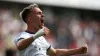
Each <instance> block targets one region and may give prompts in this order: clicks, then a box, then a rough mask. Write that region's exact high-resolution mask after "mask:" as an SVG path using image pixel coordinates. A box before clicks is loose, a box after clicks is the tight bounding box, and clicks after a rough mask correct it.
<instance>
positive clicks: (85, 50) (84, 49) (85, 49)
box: [79, 45, 88, 54]
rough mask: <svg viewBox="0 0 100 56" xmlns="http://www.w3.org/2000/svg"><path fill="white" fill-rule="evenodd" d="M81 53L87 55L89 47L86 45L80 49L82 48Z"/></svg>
mask: <svg viewBox="0 0 100 56" xmlns="http://www.w3.org/2000/svg"><path fill="white" fill-rule="evenodd" d="M79 51H80V54H84V53H87V51H88V46H87V45H84V46H82V47H80V48H79Z"/></svg>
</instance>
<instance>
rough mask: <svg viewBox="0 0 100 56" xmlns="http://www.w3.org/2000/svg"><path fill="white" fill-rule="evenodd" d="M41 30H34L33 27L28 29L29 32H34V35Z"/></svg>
mask: <svg viewBox="0 0 100 56" xmlns="http://www.w3.org/2000/svg"><path fill="white" fill-rule="evenodd" d="M38 30H39V29H38V28H35V27H34V28H33V27H28V28H27V30H26V31H28V32H33V33H36V32H37V31H38Z"/></svg>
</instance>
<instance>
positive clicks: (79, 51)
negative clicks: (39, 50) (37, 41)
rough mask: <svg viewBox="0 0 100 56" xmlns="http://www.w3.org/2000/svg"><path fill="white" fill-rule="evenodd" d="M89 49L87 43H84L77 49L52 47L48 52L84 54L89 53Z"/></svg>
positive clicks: (54, 55) (58, 55)
mask: <svg viewBox="0 0 100 56" xmlns="http://www.w3.org/2000/svg"><path fill="white" fill-rule="evenodd" d="M87 50H88V47H87V45H84V46H82V47H80V48H76V49H54V48H52V47H51V48H50V50H49V51H48V54H49V55H50V56H67V55H75V54H84V53H87Z"/></svg>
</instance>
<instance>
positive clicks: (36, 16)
mask: <svg viewBox="0 0 100 56" xmlns="http://www.w3.org/2000/svg"><path fill="white" fill-rule="evenodd" d="M31 11H32V12H31V13H30V14H31V18H32V23H33V24H36V25H37V26H38V27H39V28H42V26H44V14H43V13H42V11H41V10H40V9H39V8H37V7H36V8H34V9H32V10H31Z"/></svg>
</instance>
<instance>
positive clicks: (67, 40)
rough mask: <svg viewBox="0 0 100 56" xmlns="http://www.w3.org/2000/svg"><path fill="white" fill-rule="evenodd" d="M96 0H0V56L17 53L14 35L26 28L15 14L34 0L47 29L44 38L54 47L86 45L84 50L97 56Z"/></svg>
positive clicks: (99, 20)
mask: <svg viewBox="0 0 100 56" xmlns="http://www.w3.org/2000/svg"><path fill="white" fill-rule="evenodd" d="M99 2H100V0H27V1H26V0H0V56H19V55H18V53H17V49H16V46H15V44H14V37H15V36H16V35H17V34H18V33H20V32H22V31H24V30H25V29H26V24H25V23H24V22H23V21H22V19H21V18H20V16H19V13H20V11H22V10H23V8H24V7H26V6H28V5H30V4H32V3H37V4H38V5H39V6H40V8H41V10H42V11H43V13H44V14H45V25H46V26H47V27H48V28H49V29H50V30H51V33H50V34H49V35H48V36H47V37H46V39H47V40H48V42H49V43H50V44H51V45H52V46H53V47H54V48H68V49H70V48H77V47H81V46H83V45H84V44H87V45H88V48H89V50H88V53H87V54H80V55H73V56H100V3H99Z"/></svg>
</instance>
